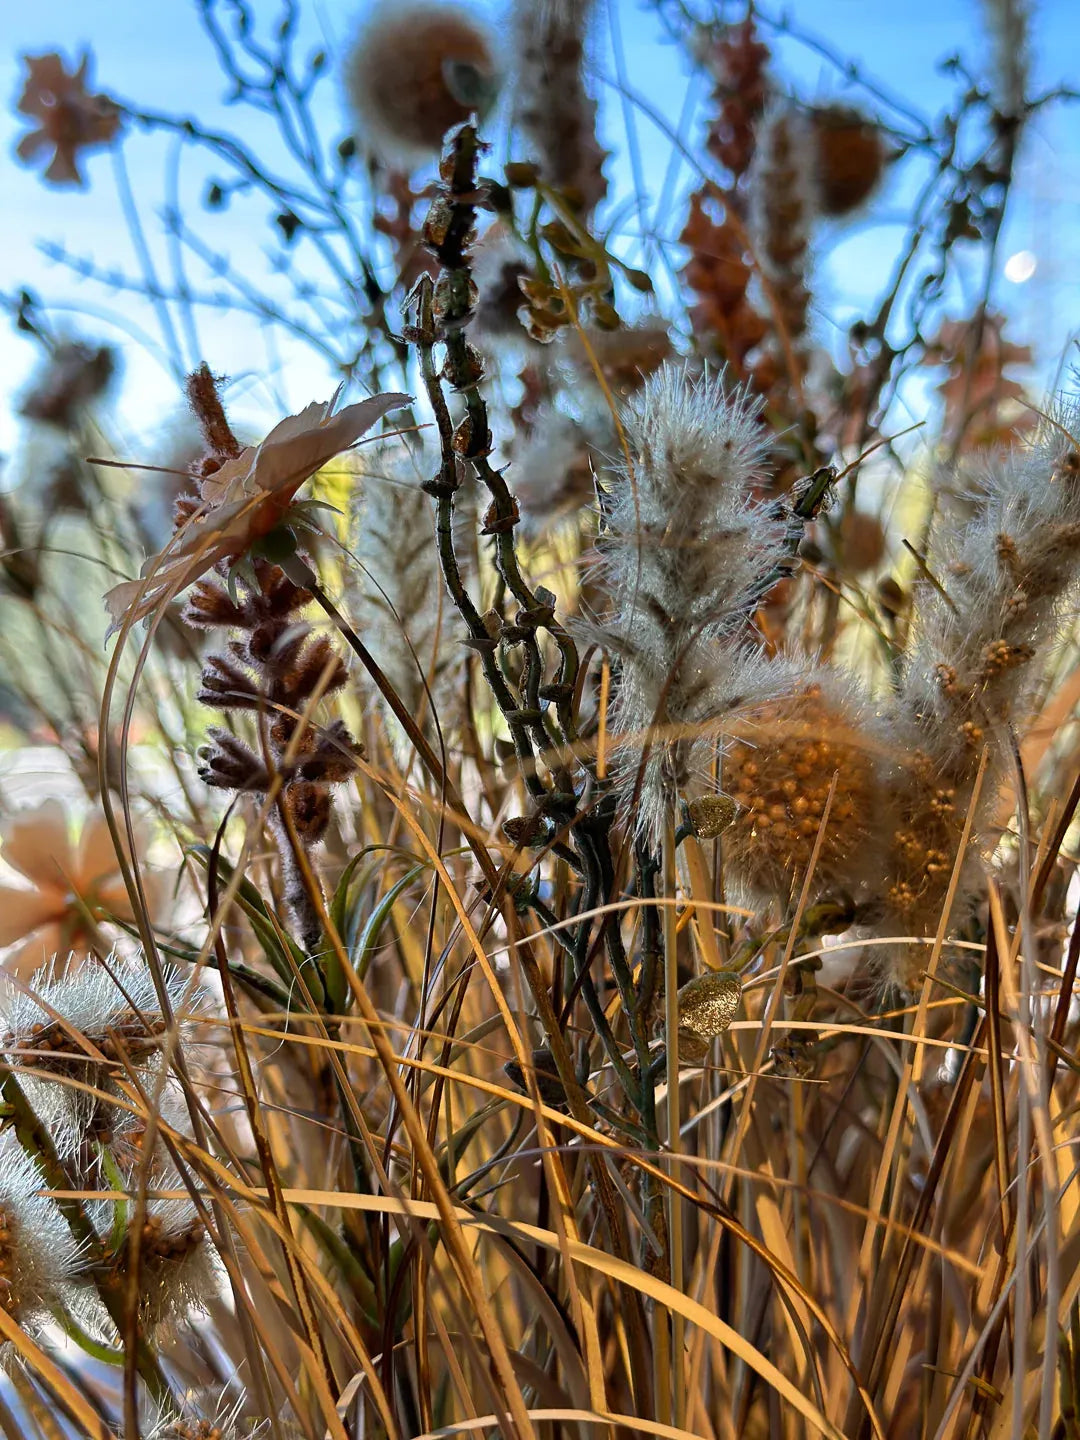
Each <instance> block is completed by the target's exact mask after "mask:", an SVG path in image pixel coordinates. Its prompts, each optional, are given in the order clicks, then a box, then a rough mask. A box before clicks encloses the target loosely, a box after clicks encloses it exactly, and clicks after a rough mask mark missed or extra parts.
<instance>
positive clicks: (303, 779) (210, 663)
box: [183, 560, 360, 950]
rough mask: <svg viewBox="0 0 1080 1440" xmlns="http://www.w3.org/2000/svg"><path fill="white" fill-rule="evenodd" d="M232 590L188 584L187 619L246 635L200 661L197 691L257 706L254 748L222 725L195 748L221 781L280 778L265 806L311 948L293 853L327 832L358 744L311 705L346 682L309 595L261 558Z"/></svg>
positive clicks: (313, 917)
mask: <svg viewBox="0 0 1080 1440" xmlns="http://www.w3.org/2000/svg"><path fill="white" fill-rule="evenodd" d="M232 588H233V593H232V594H230V593H229V590H228V589H227V588H226V586H225V585H224V583H222V582H219V581H216V580H204V581H200V582H199V583H198V584H197V585H195V586H194V587H193V588H192V591H191V594H190V596H189V598H188V600H187V602H186V604H185V607H184V611H183V618H184V620H185V621H186V622H187V623H188V624H189V625H191V626H194V627H195V628H197V629H204V630H217V629H221V628H227V629H230V630H233V631H236V632H239V635H240V636H241V637H242V638H240V639H235V640H231V641H230V642H229V643H228V645H227V647H226V649H225V650H224V651H216V652H211V653H210V654H209V655H208V656H207V658H206V660H205V661H204V664H203V673H202V684H201V687H200V689H199V697H198V698H199V699H200V700H201V701H202V702H203V703H204V704H206V705H210V706H213V707H214V708H215V709H218V710H222V711H224V712H225V713H226V714H232V713H236V712H242V713H247V714H251V715H253V716H254V717H255V718H256V720H257V724H258V741H257V748H253V747H252V745H250V744H249V743H247V742H246V741H244V740H242V739H240V738H239V737H238V736H236V735H234V734H233V733H232V732H231V731H229V730H225V729H223V728H221V727H212V728H211V730H210V731H209V732H208V743H207V744H206V745H205V746H204V747H203V749H202V751H201V752H200V757H199V774H200V775H201V777H202V779H203V780H204V781H205V782H206V784H208V785H210V786H212V787H214V788H216V789H220V790H232V791H240V792H247V793H252V794H264V795H265V794H267V793H268V792H269V791H270V789H271V788H272V786H274V785H275V784H280V795H279V796H278V798H277V800H276V802H275V807H274V809H273V810H272V812H271V826H272V828H273V831H274V834H275V838H276V841H277V845H278V850H279V853H280V855H281V859H282V867H283V873H284V876H285V898H286V901H287V903H288V905H289V907H290V910H291V911H292V914H293V916H294V919H295V920H296V922H297V925H298V927H299V930H300V935H301V939H302V942H303V944H304V945H305V946H307V947H308V949H309V950H310V949H313V948H315V947H317V946H318V945H319V944H320V942H321V937H322V926H321V923H320V921H319V919H318V914H317V911H316V909H315V907H314V905H313V903H312V901H311V897H310V895H309V893H308V889H307V881H306V879H305V876H304V873H303V866H302V863H301V861H300V859H299V858H298V856H297V853H296V847H297V846H298V847H300V848H301V849H302V850H303V851H304V852H305V853H306V852H307V851H309V850H310V849H311V848H312V847H313V846H315V845H317V844H318V843H319V842H320V841H321V840H322V839H323V837H324V836H325V834H326V831H327V828H328V826H329V824H330V817H331V788H332V787H333V786H334V785H338V784H341V783H342V782H343V781H344V780H346V779H348V778H349V776H350V775H351V774H352V773H353V772H354V770H355V768H356V761H357V757H358V756H359V754H360V747H359V745H358V743H357V742H356V741H355V740H354V739H353V737H352V736H351V735H350V733H349V731H348V728H347V727H346V725H345V724H344V722H343V721H342V720H340V719H334V720H332V721H329V722H328V723H325V724H322V723H319V722H318V721H317V720H316V719H315V718H314V715H313V714H312V713H310V712H311V710H312V706H313V704H315V703H317V702H318V701H319V700H321V699H322V698H324V697H326V696H328V695H332V694H334V693H335V692H336V691H339V690H341V689H342V688H343V686H344V685H345V683H346V681H347V679H348V672H347V670H346V668H345V665H344V662H343V661H342V659H341V657H340V656H339V655H338V654H337V652H336V651H335V649H334V646H333V644H332V642H331V641H330V639H329V637H327V636H325V635H314V634H313V633H312V630H311V627H310V626H309V625H308V624H307V623H306V622H305V621H304V620H303V619H302V618H301V616H302V613H303V610H304V608H305V607H306V605H307V604H308V603H309V602H310V600H311V596H310V594H309V593H308V592H307V591H306V590H304V589H303V588H302V587H301V586H299V585H297V584H295V583H294V582H293V581H292V580H290V579H289V578H288V576H287V575H286V574H285V573H284V572H283V571H282V570H280V569H279V568H278V567H277V566H276V565H273V564H271V563H269V562H268V561H265V560H259V561H255V562H254V564H253V567H252V569H251V572H250V575H249V578H248V579H246V580H240V581H237V582H236V583H235V584H234V585H233V587H232Z"/></svg>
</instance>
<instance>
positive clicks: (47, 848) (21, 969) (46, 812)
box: [0, 800, 153, 980]
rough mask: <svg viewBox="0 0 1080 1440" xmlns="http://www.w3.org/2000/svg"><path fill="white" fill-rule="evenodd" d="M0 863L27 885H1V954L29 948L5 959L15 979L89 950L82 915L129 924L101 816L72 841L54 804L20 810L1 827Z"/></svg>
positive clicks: (129, 912) (119, 877)
mask: <svg viewBox="0 0 1080 1440" xmlns="http://www.w3.org/2000/svg"><path fill="white" fill-rule="evenodd" d="M0 859H2V860H3V861H4V862H5V864H7V865H9V866H10V867H11V869H13V870H15V871H17V872H18V873H19V874H20V875H22V876H24V877H25V878H26V879H27V880H29V881H30V884H31V888H29V889H28V888H26V887H25V886H18V887H16V886H15V885H0V948H4V947H7V946H11V945H15V944H16V943H17V942H18V941H20V940H23V941H26V942H27V943H26V944H24V945H23V946H22V947H21V948H20V949H18V950H16V951H15V952H14V953H13V954H12V955H10V956H9V957H8V958H7V959H6V960H5V961H4V967H3V968H4V969H6V970H8V971H9V972H11V973H13V974H15V975H17V976H18V977H19V979H20V980H25V979H27V978H28V977H29V976H30V975H32V974H33V973H34V972H35V971H36V970H39V969H40V968H41V967H42V965H44V964H46V963H48V962H49V961H50V960H51V959H52V957H53V956H54V955H57V956H58V957H59V958H58V960H57V964H58V965H61V966H62V965H63V962H64V961H65V959H66V957H67V956H68V954H69V953H74V954H79V953H80V952H85V951H86V950H87V949H88V948H89V947H88V941H89V938H90V937H89V935H88V934H87V928H88V927H87V917H86V911H87V910H89V911H90V912H91V914H92V915H93V916H94V917H95V918H101V919H107V918H109V917H112V916H115V917H116V918H117V919H119V920H127V921H130V920H132V919H133V918H134V917H133V914H132V910H131V902H130V900H129V899H128V893H127V889H126V887H125V885H124V881H123V877H122V875H121V873H120V861H119V860H118V858H117V855H116V850H115V848H114V846H113V842H112V836H111V835H110V833H109V828H108V826H107V825H106V823H105V817H104V816H103V815H102V814H100V813H97V814H92V815H90V816H89V817H88V818H87V819H86V821H85V823H84V824H83V827H82V832H81V834H80V835H79V838H78V841H73V840H72V837H71V831H70V829H69V827H68V820H67V814H66V811H65V807H64V806H63V805H62V804H61V803H60V802H59V801H58V800H46V801H44V803H43V804H41V805H38V806H35V807H34V808H33V809H31V810H20V811H18V812H17V813H16V814H14V815H12V816H10V817H9V818H8V819H7V820H5V821H3V822H0ZM151 888H153V887H151Z"/></svg>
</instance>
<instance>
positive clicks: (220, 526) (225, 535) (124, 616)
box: [105, 394, 410, 635]
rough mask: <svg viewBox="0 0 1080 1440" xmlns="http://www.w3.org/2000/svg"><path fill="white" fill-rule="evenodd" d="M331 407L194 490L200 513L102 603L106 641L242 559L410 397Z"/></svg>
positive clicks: (309, 413)
mask: <svg viewBox="0 0 1080 1440" xmlns="http://www.w3.org/2000/svg"><path fill="white" fill-rule="evenodd" d="M336 399H337V396H336V395H335V396H334V397H333V398H332V399H331V400H329V401H327V402H326V403H325V404H319V403H318V402H317V401H316V402H313V403H312V404H311V405H308V406H307V407H306V408H305V409H304V410H302V411H301V412H300V414H299V415H290V416H289V417H288V418H287V419H285V420H282V421H280V422H279V423H278V424H277V425H275V426H274V428H273V429H272V430H271V431H270V433H269V435H267V437H266V439H265V440H264V441H263V442H262V444H261V445H257V446H246V447H245V448H244V449H243V450H241V451H240V453H239V454H238V455H236V456H234V457H233V458H231V459H228V460H226V461H225V462H224V464H223V465H222V466H221V467H220V468H219V469H217V470H215V471H214V472H213V473H212V474H211V475H208V476H207V477H206V478H205V479H204V480H203V481H202V482H201V486H200V494H201V502H202V503H201V504H200V506H199V508H198V509H197V510H196V511H195V513H194V514H193V515H191V516H190V517H189V518H188V519H187V520H186V521H185V522H184V524H182V525H181V526H180V528H179V529H178V530H177V532H176V534H175V535H174V536H173V537H172V539H171V540H170V541H169V543H168V545H166V546H165V548H164V549H163V550H161V551H159V552H158V554H156V555H152V556H151V557H150V559H149V560H147V562H146V563H145V565H144V566H143V568H142V579H139V580H125V581H124V582H123V584H121V585H116V586H114V587H113V589H112V590H110V591H109V592H108V594H107V595H106V596H105V608H106V609H107V610H108V612H109V615H110V616H111V618H112V624H111V625H110V627H109V634H110V635H111V634H113V633H114V632H115V631H116V630H118V629H119V628H120V627H121V626H122V625H124V624H125V623H130V624H134V623H135V622H136V621H138V620H141V619H144V618H145V617H146V616H147V615H149V614H151V613H152V612H153V611H154V610H156V609H157V608H158V606H159V605H162V604H165V603H168V601H170V600H174V599H175V598H176V597H177V596H178V595H179V594H180V593H181V591H183V590H186V589H187V587H188V586H189V585H191V584H192V583H193V582H194V581H196V580H198V579H199V578H200V577H201V576H203V575H205V574H206V573H207V571H208V570H212V569H213V568H214V566H215V565H216V564H217V563H218V562H219V561H221V560H227V559H237V558H239V557H240V556H242V555H243V554H244V553H245V552H246V551H247V550H249V549H250V547H251V546H252V545H254V544H255V543H256V542H257V541H259V540H261V539H263V538H264V537H265V536H266V535H268V534H269V533H270V531H271V530H273V529H274V528H275V527H276V526H278V525H280V524H281V523H282V522H283V521H284V520H285V519H286V517H287V516H288V514H289V510H290V507H291V506H292V503H293V500H294V498H295V495H296V492H297V491H298V490H299V489H300V487H301V485H303V484H304V482H305V481H306V480H310V479H311V477H312V475H314V474H315V472H316V471H317V470H320V469H321V468H322V467H323V466H324V465H325V464H326V463H327V461H329V460H332V459H333V458H334V456H335V455H340V454H341V452H342V451H343V450H347V449H348V447H349V446H350V445H354V444H355V443H356V441H357V440H359V439H360V437H361V436H362V435H363V434H365V432H366V431H368V430H370V429H371V427H372V426H373V425H374V424H376V423H377V422H378V421H379V420H381V419H382V417H383V416H384V415H385V414H386V413H387V412H388V411H390V410H397V409H400V407H401V406H402V405H407V404H408V403H409V399H410V397H409V396H408V395H399V394H389V395H375V396H373V397H372V398H371V399H369V400H361V401H360V403H359V404H357V405H348V406H346V408H345V409H344V410H340V411H338V412H337V413H336V414H335V413H334V403H335V401H336ZM297 518H299V516H298V517H297Z"/></svg>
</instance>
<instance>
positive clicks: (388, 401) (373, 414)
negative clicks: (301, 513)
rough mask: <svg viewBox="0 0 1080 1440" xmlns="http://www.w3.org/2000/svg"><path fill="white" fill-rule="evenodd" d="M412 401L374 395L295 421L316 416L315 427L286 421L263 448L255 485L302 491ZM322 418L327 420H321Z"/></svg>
mask: <svg viewBox="0 0 1080 1440" xmlns="http://www.w3.org/2000/svg"><path fill="white" fill-rule="evenodd" d="M410 399H411V396H409V395H400V394H390V395H374V396H372V397H371V399H369V400H361V401H360V402H359V403H358V404H356V405H347V406H346V407H345V409H344V410H342V411H340V412H339V413H338V414H337V415H330V416H327V414H326V411H327V408H328V407H327V406H326V405H309V406H308V407H307V408H306V409H305V410H303V411H302V412H301V414H300V415H298V416H294V417H293V419H294V420H295V421H301V420H302V419H303V418H304V417H305V416H313V417H314V422H315V423H313V424H309V425H307V426H305V427H304V428H301V427H300V426H299V425H298V424H296V425H289V423H288V422H287V421H282V423H281V425H278V426H275V428H274V429H273V430H271V432H270V434H269V435H268V436H267V437H266V439H265V440H264V441H263V443H262V444H261V445H260V446H259V453H258V456H257V457H256V461H255V466H254V476H255V483H256V484H257V485H258V486H259V488H260V489H261V490H274V491H278V492H280V491H283V490H288V489H289V488H293V489H299V487H300V486H301V485H302V484H303V483H304V481H305V480H307V479H310V477H311V476H312V475H314V474H315V472H316V471H317V470H320V469H321V468H322V467H323V466H324V465H325V464H326V463H327V461H329V460H332V459H333V458H334V456H335V455H340V454H341V452H342V451H343V450H346V449H348V447H349V446H350V445H355V443H356V442H357V440H359V439H360V437H361V436H362V435H364V434H366V433H367V431H368V430H370V429H371V427H372V426H373V425H375V424H377V423H378V421H379V420H381V419H382V417H383V416H384V415H386V414H387V413H388V412H389V411H391V410H399V409H400V408H401V407H402V406H403V405H407V404H408V403H409V401H410ZM320 415H321V416H322V417H324V418H322V419H319V418H318V417H319V416H320Z"/></svg>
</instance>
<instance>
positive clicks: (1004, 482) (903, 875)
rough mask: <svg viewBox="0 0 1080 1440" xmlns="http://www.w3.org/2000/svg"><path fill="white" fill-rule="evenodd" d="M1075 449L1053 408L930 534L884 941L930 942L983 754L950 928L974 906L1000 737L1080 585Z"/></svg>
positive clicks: (1013, 720)
mask: <svg viewBox="0 0 1080 1440" xmlns="http://www.w3.org/2000/svg"><path fill="white" fill-rule="evenodd" d="M1078 435H1080V405H1078V404H1077V402H1076V401H1071V402H1069V403H1067V404H1062V405H1059V406H1057V407H1056V409H1055V410H1054V412H1053V413H1052V415H1051V417H1050V418H1049V419H1048V420H1047V421H1046V422H1044V423H1043V424H1042V425H1041V426H1040V427H1039V429H1038V431H1037V433H1036V434H1035V435H1034V436H1033V437H1032V439H1031V440H1029V441H1028V442H1026V443H1022V444H1019V445H1017V446H1015V447H1014V448H1013V449H1011V450H1010V451H1007V452H1005V453H1003V454H1000V455H998V456H996V457H992V458H991V459H990V460H988V461H987V462H986V463H985V466H984V469H983V473H982V475H981V476H980V478H979V483H978V487H977V489H976V490H975V491H974V493H973V494H971V495H970V496H969V497H968V502H967V504H966V505H963V506H962V507H958V512H957V513H949V512H946V513H945V514H944V515H943V517H942V520H941V523H940V524H939V527H938V531H937V535H936V538H935V543H934V547H933V551H932V553H931V556H930V559H929V566H928V577H932V578H926V579H924V580H923V582H922V583H921V586H920V589H919V603H918V605H917V612H916V624H915V630H914V635H913V639H912V643H911V657H910V661H909V664H908V668H907V670H906V672H905V674H904V676H903V680H902V689H901V697H900V698H901V703H902V706H903V711H904V713H903V715H902V723H903V724H905V725H906V726H907V728H908V732H909V733H908V740H907V745H906V748H907V750H908V751H909V753H910V754H911V755H912V756H913V760H912V763H911V764H910V765H909V766H908V768H907V771H906V778H905V783H904V785H903V787H902V791H901V797H900V800H901V804H900V815H899V819H898V822H897V826H896V829H895V832H894V834H893V835H892V838H891V846H890V855H889V865H888V872H887V873H888V875H889V882H888V885H887V889H886V896H885V900H886V907H887V917H886V923H887V924H891V925H892V926H893V933H896V930H897V929H898V928H899V930H900V933H904V934H911V933H916V934H928V933H929V934H932V933H933V932H934V930H935V929H936V927H937V923H938V916H939V914H940V910H941V906H942V903H943V901H944V898H945V892H946V889H947V886H948V882H949V877H950V875H951V873H952V870H953V866H954V863H955V861H956V857H957V852H958V847H959V842H960V838H961V834H962V831H963V827H964V822H965V819H966V817H967V814H968V808H969V805H970V801H971V796H972V790H973V786H974V782H975V777H976V774H977V772H978V768H979V763H980V757H981V755H982V752H983V749H984V747H985V746H989V747H990V751H989V759H988V768H987V772H986V776H985V779H984V781H983V786H982V792H981V800H980V804H979V808H978V810H977V812H976V814H975V816H974V817H973V828H974V837H975V838H974V843H973V846H972V849H971V851H970V852H969V854H968V855H967V856H966V857H965V858H964V863H963V872H962V879H961V885H960V891H959V895H958V899H957V905H956V908H955V910H954V916H953V919H954V922H956V921H960V920H962V919H963V917H964V913H965V909H966V908H967V907H969V906H970V905H971V904H972V903H973V902H974V899H975V897H976V894H977V891H978V879H979V875H980V868H981V867H980V866H979V863H978V860H979V850H980V848H983V847H986V846H990V845H992V837H991V836H989V835H987V834H986V823H987V821H988V820H989V818H990V815H991V813H992V811H993V810H994V808H995V805H996V798H997V794H998V791H999V789H1000V786H1001V784H1002V782H1003V779H1004V777H1005V775H1006V773H1007V768H1008V765H1009V763H1010V761H1009V755H1010V746H1009V741H1008V733H1007V727H1008V726H1009V725H1011V724H1017V723H1019V722H1020V721H1021V720H1022V718H1023V715H1024V712H1025V709H1026V706H1027V704H1028V702H1029V699H1030V696H1031V693H1032V689H1033V686H1034V685H1035V683H1036V681H1037V679H1038V675H1039V666H1038V664H1037V662H1038V660H1039V659H1040V658H1041V657H1043V656H1044V655H1045V653H1046V650H1047V647H1048V646H1049V644H1050V643H1051V642H1052V641H1053V639H1054V638H1055V636H1056V635H1057V633H1058V631H1059V629H1060V626H1061V625H1062V623H1063V622H1064V620H1065V618H1066V612H1065V606H1066V603H1067V601H1068V600H1069V598H1070V597H1071V596H1073V595H1074V594H1075V587H1076V582H1077V579H1078V578H1080V441H1078V440H1077V438H1076V437H1077V436H1078ZM898 978H900V979H901V980H903V979H904V978H905V977H903V976H902V975H901V976H900V977H898ZM907 978H910V977H907Z"/></svg>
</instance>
